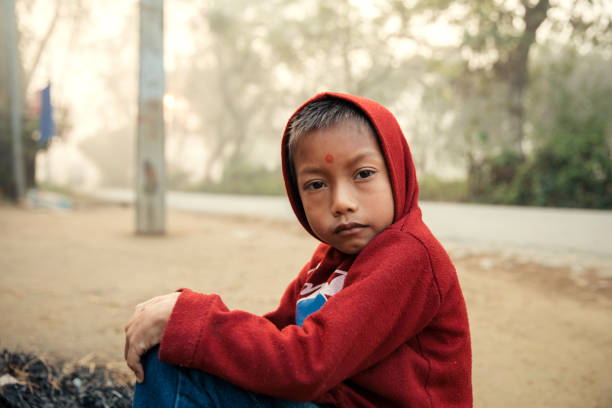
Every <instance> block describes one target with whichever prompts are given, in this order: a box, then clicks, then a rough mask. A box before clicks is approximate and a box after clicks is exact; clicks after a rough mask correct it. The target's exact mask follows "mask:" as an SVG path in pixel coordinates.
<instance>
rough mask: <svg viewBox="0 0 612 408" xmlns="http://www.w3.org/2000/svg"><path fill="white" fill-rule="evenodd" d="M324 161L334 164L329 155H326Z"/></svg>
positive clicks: (332, 157) (332, 158)
mask: <svg viewBox="0 0 612 408" xmlns="http://www.w3.org/2000/svg"><path fill="white" fill-rule="evenodd" d="M325 161H326V162H328V163H333V162H334V156H332V155H331V154H328V155H327V156H325Z"/></svg>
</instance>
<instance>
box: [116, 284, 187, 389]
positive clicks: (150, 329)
mask: <svg viewBox="0 0 612 408" xmlns="http://www.w3.org/2000/svg"><path fill="white" fill-rule="evenodd" d="M180 294H181V293H180V292H174V293H170V294H167V295H163V296H158V297H154V298H153V299H149V300H147V301H146V302H143V303H140V304H138V305H136V307H135V308H134V314H133V315H132V319H131V320H130V321H129V323H128V324H127V325H126V326H125V361H127V365H128V367H130V368H131V369H132V371H134V374H136V380H137V381H138V382H139V383H141V382H143V381H144V370H143V369H142V364H141V363H140V358H141V357H142V356H143V355H144V354H145V353H146V352H147V351H148V350H149V349H150V348H152V347H154V346H156V345H158V344H159V343H160V342H161V339H162V335H163V334H164V329H165V328H166V324H167V323H168V319H169V318H170V313H172V309H173V308H174V304H175V303H176V300H177V299H178V297H179V295H180Z"/></svg>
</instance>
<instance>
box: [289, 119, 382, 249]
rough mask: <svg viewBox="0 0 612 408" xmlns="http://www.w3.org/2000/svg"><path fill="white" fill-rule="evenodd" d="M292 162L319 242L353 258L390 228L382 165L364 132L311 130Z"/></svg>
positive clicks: (347, 125) (355, 128) (349, 124)
mask: <svg viewBox="0 0 612 408" xmlns="http://www.w3.org/2000/svg"><path fill="white" fill-rule="evenodd" d="M293 162H294V166H295V173H296V175H297V184H298V185H297V187H298V191H299V193H300V198H301V200H302V205H303V206H304V211H305V213H306V218H307V219H308V224H309V225H310V228H312V230H313V232H314V233H315V234H316V235H317V237H319V239H321V240H322V241H323V242H325V243H327V244H328V245H331V246H333V247H334V248H336V249H338V250H339V251H342V252H344V253H346V254H356V253H358V252H359V251H361V250H362V249H363V248H364V247H365V246H366V245H367V244H368V242H370V241H371V240H372V239H373V238H374V237H375V236H376V235H378V234H379V233H380V232H381V231H382V230H383V229H385V228H386V227H387V226H389V225H390V224H391V223H392V222H393V211H394V205H393V204H394V203H393V193H392V191H391V184H390V182H389V176H388V173H387V165H386V162H385V159H384V157H383V155H382V153H381V151H380V148H379V146H378V143H377V140H376V137H375V136H374V135H373V134H372V132H371V130H370V129H369V128H368V127H367V126H365V125H362V124H359V123H356V122H354V121H346V122H340V123H338V124H336V125H334V126H332V127H329V128H324V129H318V130H315V131H313V132H311V133H309V134H307V135H305V136H304V137H303V138H302V139H300V141H299V142H298V144H297V146H296V149H295V153H294V155H293Z"/></svg>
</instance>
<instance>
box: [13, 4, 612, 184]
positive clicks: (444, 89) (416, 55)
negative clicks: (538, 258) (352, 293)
mask: <svg viewBox="0 0 612 408" xmlns="http://www.w3.org/2000/svg"><path fill="white" fill-rule="evenodd" d="M538 4H539V3H538ZM542 4H544V6H542V5H538V7H546V8H544V9H541V10H540V9H538V7H536V5H535V4H534V6H533V8H525V6H523V5H522V4H521V3H519V2H504V3H503V4H501V3H498V2H487V4H486V5H481V6H477V5H474V4H471V3H470V2H464V1H456V2H449V3H445V4H438V5H433V4H430V3H428V2H415V3H414V4H404V3H403V2H394V1H390V0H378V1H376V0H370V1H356V0H355V1H351V0H344V1H339V2H334V3H333V4H328V3H326V2H324V1H305V0H302V1H279V0H270V1H264V2H257V3H254V2H249V1H241V0H232V1H224V2H221V1H219V2H216V1H207V2H200V3H197V4H194V3H192V2H188V1H185V0H173V1H166V2H165V4H164V7H165V10H164V19H165V20H164V37H165V42H164V64H165V70H166V96H165V97H164V110H165V112H164V117H165V149H166V167H167V170H166V175H167V180H168V186H169V188H173V189H196V190H197V189H199V188H202V186H205V185H209V186H210V185H214V184H215V183H223V182H225V181H227V180H228V178H229V177H230V176H231V177H234V176H235V175H236V174H238V175H242V176H243V175H245V174H246V175H249V174H254V173H256V174H260V175H261V174H263V175H264V176H266V177H267V176H269V175H270V174H272V175H273V174H278V171H279V164H280V157H279V141H280V137H281V133H282V129H283V127H284V125H285V121H286V120H287V118H288V117H289V116H290V114H291V113H292V112H293V111H294V109H295V108H296V107H297V106H299V105H300V104H301V103H302V102H303V101H304V100H306V99H307V98H308V97H310V96H312V95H314V94H315V93H317V92H320V91H323V90H333V91H341V92H348V93H356V94H360V95H363V96H366V97H370V98H372V99H375V100H377V101H379V102H381V103H382V104H384V105H385V106H387V107H388V108H389V109H390V110H391V111H392V112H393V113H394V114H395V116H396V117H397V118H398V121H399V122H400V125H401V126H402V128H403V130H404V133H405V136H406V138H407V139H408V142H409V144H410V146H411V149H412V152H413V156H414V160H415V164H416V167H417V172H418V173H419V175H420V177H435V178H437V179H442V180H445V179H446V180H448V179H467V180H468V185H469V189H470V190H469V191H470V194H471V195H474V194H475V195H476V196H478V194H480V193H479V190H478V188H475V187H474V183H480V181H475V180H481V179H483V177H484V178H485V179H487V180H493V181H495V180H496V177H497V176H498V173H499V172H502V173H503V172H504V171H505V170H504V168H499V166H500V165H499V163H500V162H503V163H506V162H505V161H504V160H506V159H505V158H507V156H508V154H507V153H509V154H510V157H511V158H513V157H516V160H515V161H514V162H513V161H512V160H514V159H512V160H511V165H512V166H514V169H513V170H512V177H511V178H512V180H515V178H514V176H515V175H516V171H518V170H517V168H518V167H517V166H519V165H520V164H524V163H526V162H528V161H529V160H530V159H531V156H533V157H535V158H534V159H533V160H536V159H537V157H536V156H537V155H536V153H538V150H537V149H538V147H539V146H541V145H542V144H543V143H544V142H543V141H545V143H548V142H546V140H548V139H547V137H548V136H547V135H549V134H552V133H554V132H555V130H554V129H557V128H558V127H559V126H567V124H565V125H564V124H563V123H565V122H563V121H562V120H561V119H559V118H560V117H561V115H562V114H565V113H564V111H563V112H562V111H560V110H561V109H562V108H561V107H560V106H559V105H558V104H557V101H558V100H559V98H561V97H568V95H569V97H570V99H571V100H572V101H573V102H572V103H575V104H576V105H577V106H579V107H580V110H582V112H578V113H576V115H577V116H576V118H572V120H574V122H576V121H579V120H581V119H580V118H579V117H583V116H585V115H587V116H588V115H591V116H595V117H598V118H603V120H604V122H605V123H609V118H607V115H606V114H605V112H606V109H607V106H608V105H609V104H610V102H609V99H610V98H609V95H612V93H611V92H612V91H611V90H612V80H611V79H610V76H609V75H607V74H606V72H607V70H608V67H609V62H610V55H611V50H612V46H611V44H612V39H611V36H610V30H608V29H607V28H606V27H608V25H609V24H610V20H611V18H610V16H611V15H612V10H611V9H612V7H610V5H609V3H606V2H605V1H599V2H586V1H585V2H581V1H579V2H577V3H576V4H577V5H579V6H580V7H578V6H576V5H574V6H571V5H569V4H565V3H563V2H552V4H548V3H542ZM16 14H17V18H18V27H19V34H20V43H19V49H20V53H21V60H22V61H21V62H22V65H23V69H24V73H25V76H26V80H25V88H26V95H27V99H28V109H29V110H31V111H36V106H37V103H38V102H37V100H38V96H37V95H38V91H39V90H40V89H41V88H43V87H44V86H46V85H47V84H48V83H50V84H51V85H52V102H53V105H54V113H55V116H54V117H55V121H56V124H57V128H58V130H59V131H58V135H57V137H55V138H53V139H52V142H51V143H50V145H49V146H48V148H47V149H42V150H41V151H39V152H38V154H37V158H36V179H37V180H38V181H39V182H45V183H47V184H52V185H65V186H67V187H69V188H73V189H95V188H99V187H104V186H114V187H117V186H118V187H131V186H132V184H133V182H134V167H135V166H134V159H135V157H136V152H135V146H136V118H137V110H138V109H137V106H138V104H137V94H138V89H137V83H138V81H137V80H138V78H137V75H138V63H139V61H138V24H139V21H138V2H137V1H121V2H103V3H100V2H89V1H84V0H82V1H77V2H65V1H60V0H57V1H53V2H43V1H39V0H29V1H26V0H21V1H17V2H16ZM577 22H580V24H578V23H577ZM528 23H529V24H528ZM563 67H566V69H565V70H564V68H563ZM568 67H571V68H568ZM558 84H563V88H562V89H561V88H559V87H558ZM596 89H600V90H601V89H603V90H604V93H605V95H604V96H602V98H603V100H604V102H605V103H603V104H601V105H600V106H591V105H589V106H586V105H584V104H581V103H580V102H579V101H580V100H590V99H593V98H594V93H593V92H596V91H595V90H596ZM560 92H561V93H560ZM563 95H565V96H563ZM568 109H569V110H570V111H571V112H576V110H575V109H573V108H571V107H570V108H568ZM560 112H561V113H560ZM581 115H582V116H581ZM605 123H604V124H603V125H602V127H601V129H609V128H610V126H608V125H606V124H605ZM601 129H600V128H597V129H595V130H594V132H599V133H600V136H598V140H597V141H595V142H594V143H596V144H598V145H600V146H602V143H604V144H605V148H606V149H608V150H609V145H610V140H611V136H610V131H609V130H608V131H605V130H601ZM589 132H591V130H589ZM602 132H603V133H602ZM591 133H592V132H591ZM599 133H598V134H599ZM604 133H605V134H604ZM554 143H557V142H554ZM607 160H608V162H609V158H608V159H607ZM512 163H514V164H512ZM505 165H506V164H503V165H501V166H502V167H503V166H505ZM496 166H497V167H496ZM598 166H600V165H599V164H598ZM493 167H495V168H493ZM600 167H601V166H600ZM604 167H605V166H604ZM519 170H520V169H519ZM519 172H520V171H519ZM483 174H484V176H483ZM242 176H241V177H242ZM244 177H249V176H244ZM244 177H243V178H244ZM262 177H263V176H262ZM266 180H267V179H266ZM500 180H501V182H506V181H508V180H505V179H503V177H502V179H500ZM500 180H497V181H500ZM262 183H263V184H265V183H267V181H265V182H262ZM274 183H276V182H274ZM262 188H263V190H266V186H265V185H264V186H263V187H262ZM484 188H485V189H486V188H487V187H486V186H485V187H484ZM273 190H274V188H272V189H271V191H273ZM481 195H482V194H481Z"/></svg>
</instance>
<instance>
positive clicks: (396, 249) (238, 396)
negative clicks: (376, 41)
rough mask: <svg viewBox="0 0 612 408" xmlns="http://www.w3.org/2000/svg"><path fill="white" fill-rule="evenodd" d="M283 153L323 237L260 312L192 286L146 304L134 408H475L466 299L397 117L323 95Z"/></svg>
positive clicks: (135, 353) (132, 345) (293, 197)
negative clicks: (423, 199)
mask: <svg viewBox="0 0 612 408" xmlns="http://www.w3.org/2000/svg"><path fill="white" fill-rule="evenodd" d="M281 152H282V161H283V162H282V163H283V176H284V179H285V186H286V189H287V194H288V197H289V200H290V202H291V205H292V207H293V210H294V212H295V213H296V215H297V218H298V220H299V221H300V223H301V224H302V226H303V227H304V228H305V229H306V230H307V231H308V232H309V233H310V234H312V235H313V236H314V237H315V238H317V239H319V240H320V241H322V243H321V244H320V245H319V247H318V248H317V249H316V251H315V253H314V255H313V257H312V259H311V260H310V262H308V263H307V264H306V265H305V266H304V268H303V269H302V271H301V272H300V274H299V275H298V277H297V278H296V279H295V280H294V281H293V282H292V283H291V284H290V285H289V287H288V288H287V290H286V291H285V294H284V295H283V298H282V300H281V304H280V306H279V307H278V309H277V310H276V311H274V312H271V313H269V314H266V315H265V316H263V317H260V316H255V315H252V314H249V313H246V312H241V311H229V310H228V309H227V308H226V307H225V305H224V304H223V302H222V301H221V299H220V298H219V297H218V296H216V295H204V294H197V293H194V292H191V291H189V290H183V291H182V293H180V294H178V293H175V294H171V295H166V296H162V297H159V298H155V299H152V300H150V301H149V302H147V303H144V304H141V305H139V306H137V308H136V311H135V313H134V317H133V318H132V320H131V321H130V323H128V325H127V326H126V360H127V361H128V365H129V366H130V367H131V368H132V369H133V370H134V372H135V373H136V375H137V378H138V380H139V382H141V381H142V380H143V378H145V380H144V382H143V383H142V384H139V385H137V387H136V392H135V406H136V405H138V404H143V405H142V406H145V405H146V404H147V403H148V404H151V403H152V402H146V401H147V398H152V399H151V400H149V401H158V404H159V405H160V406H161V404H162V403H161V402H159V401H161V400H160V399H159V398H162V397H164V396H168V404H174V403H175V402H176V403H177V405H176V406H182V405H180V403H181V402H182V401H183V400H189V401H195V402H196V403H193V404H192V405H185V406H224V405H225V406H287V407H289V406H318V405H315V403H316V404H321V405H328V406H341V407H357V406H359V407H469V406H471V405H472V388H471V350H470V338H469V328H468V321H467V312H466V308H465V303H464V300H463V296H462V293H461V289H460V287H459V283H458V280H457V275H456V272H455V269H454V267H453V265H452V263H451V261H450V259H449V258H448V256H447V254H446V253H445V251H444V250H443V248H442V247H441V245H440V244H439V243H438V241H437V240H436V239H435V238H434V237H433V235H432V234H431V232H430V231H429V230H428V229H427V227H426V226H425V224H424V223H423V222H422V220H421V211H420V209H419V207H418V203H417V199H418V186H417V181H416V175H415V170H414V165H413V163H412V158H411V155H410V151H409V149H408V145H407V143H406V141H405V139H404V136H403V134H402V132H401V130H400V128H399V125H398V124H397V122H396V120H395V118H394V117H393V115H392V114H391V113H390V112H389V111H388V110H386V109H385V108H384V107H382V106H381V105H379V104H377V103H376V102H373V101H371V100H368V99H365V98H361V97H356V96H352V95H344V94H338V93H323V94H319V95H317V96H315V97H314V98H312V99H311V100H309V101H308V102H306V103H305V104H304V105H303V106H302V107H301V108H299V109H298V111H297V112H296V113H295V114H294V115H293V116H292V117H291V118H290V120H289V122H288V124H287V128H286V129H285V133H284V136H283V141H282V150H281ZM158 343H161V344H160V348H159V359H160V360H162V361H164V362H167V363H171V364H165V363H160V362H159V360H157V356H156V354H157V353H156V352H155V351H154V352H153V353H148V354H147V355H146V357H145V358H144V361H145V368H146V377H144V372H143V369H142V366H141V365H140V362H139V361H140V357H141V356H143V355H144V354H145V352H146V351H147V350H148V349H150V348H152V347H153V346H155V345H157V344H158ZM154 350H156V349H154ZM177 366H183V367H191V368H189V369H187V368H178V367H177ZM193 368H195V369H198V370H195V369H193ZM200 370H201V371H200ZM168 384H170V385H169V386H168ZM164 387H166V388H168V387H169V388H171V389H170V390H165V388H164ZM186 387H188V388H189V389H188V390H186ZM158 394H161V396H160V395H158ZM176 394H179V396H178V397H177V395H176ZM289 400H294V401H313V403H304V404H300V403H294V402H291V401H289ZM197 404H201V405H197ZM215 404H216V405H215ZM173 406H174V405H173Z"/></svg>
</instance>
